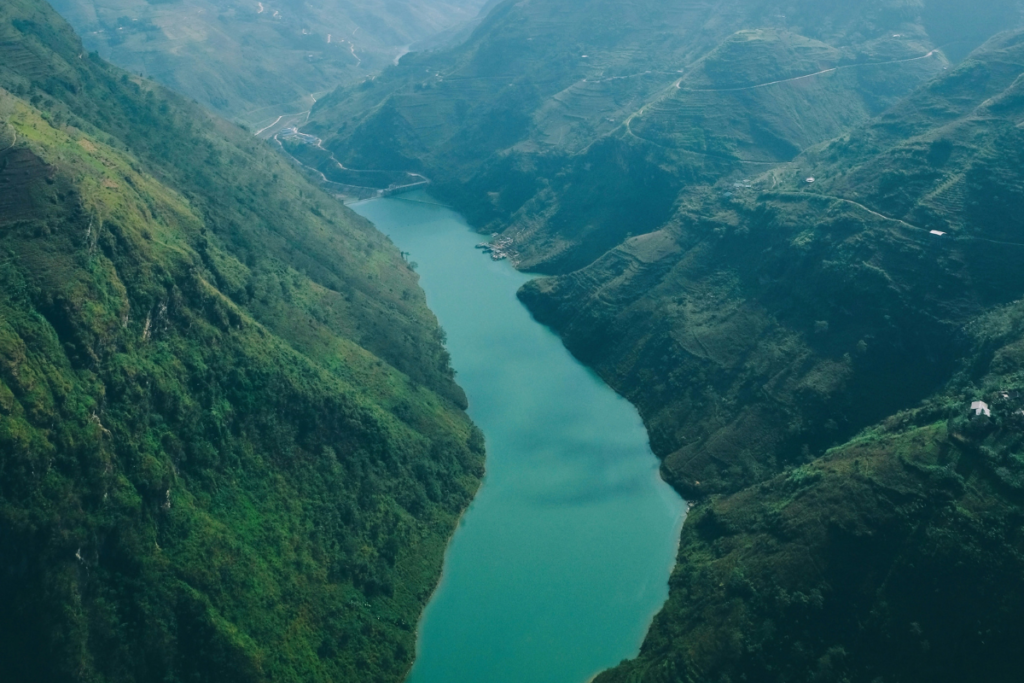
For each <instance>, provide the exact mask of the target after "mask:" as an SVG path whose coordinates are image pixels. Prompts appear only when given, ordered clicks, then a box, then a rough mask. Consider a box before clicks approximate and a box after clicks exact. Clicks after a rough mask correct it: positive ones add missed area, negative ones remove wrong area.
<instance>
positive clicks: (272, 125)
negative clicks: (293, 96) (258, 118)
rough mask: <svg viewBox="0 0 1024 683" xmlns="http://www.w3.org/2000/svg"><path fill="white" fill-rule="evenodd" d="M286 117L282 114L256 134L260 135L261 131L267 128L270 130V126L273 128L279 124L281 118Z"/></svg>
mask: <svg viewBox="0 0 1024 683" xmlns="http://www.w3.org/2000/svg"><path fill="white" fill-rule="evenodd" d="M284 117H285V115H284V114H281V115H280V116H278V117H277V119H276V120H275V121H274V122H273V123H272V124H270V125H269V126H267V127H266V128H262V129H260V130H258V131H256V135H259V134H260V133H262V132H263V131H265V130H269V129H270V128H273V127H274V126H276V125H277V122H278V121H280V120H281V119H283V118H284Z"/></svg>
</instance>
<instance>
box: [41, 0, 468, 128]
mask: <svg viewBox="0 0 1024 683" xmlns="http://www.w3.org/2000/svg"><path fill="white" fill-rule="evenodd" d="M482 4H483V0H408V1H405V2H400V3H394V2H382V1H380V0H320V1H318V2H313V3H310V2H305V1H301V2H300V1H299V0H267V1H266V2H256V1H255V0H251V1H250V0H127V1H126V2H125V1H119V2H108V1H107V0H54V2H53V6H54V8H55V9H56V10H57V11H58V12H60V13H61V14H62V15H63V16H64V17H65V18H66V19H67V20H68V21H69V22H70V23H71V24H72V25H73V26H74V27H75V29H76V30H77V31H78V33H79V34H80V35H81V36H82V38H83V41H84V43H85V47H86V49H88V50H97V51H99V53H100V55H101V56H102V57H103V58H105V59H109V60H110V61H112V62H114V63H115V64H118V65H119V66H121V67H122V68H125V69H127V70H128V71H131V72H133V73H137V74H141V75H143V76H146V77H147V78H152V79H153V80H156V81H157V82H159V83H162V84H164V85H166V86H168V87H170V88H172V89H174V90H177V91H178V92H180V93H182V94H184V95H187V96H189V97H192V98H195V99H196V100H198V101H199V102H200V103H201V104H203V105H205V106H207V107H209V108H211V109H213V110H214V111H216V112H218V113H220V114H222V115H225V116H228V117H231V118H237V119H239V120H243V121H245V122H246V123H247V124H250V125H253V126H259V125H260V124H261V123H263V122H264V120H265V119H267V117H268V116H269V118H270V120H273V118H274V117H276V116H278V115H279V114H281V113H286V112H289V113H294V112H298V111H306V110H308V109H309V108H310V107H311V106H312V105H313V103H314V102H315V101H316V100H315V98H316V96H317V95H318V94H320V93H322V92H326V91H329V90H332V89H333V88H334V87H335V86H337V85H338V84H339V83H356V82H359V81H361V80H363V79H364V78H366V77H367V76H368V75H371V74H375V73H376V72H378V71H379V70H381V69H382V68H384V67H385V66H387V65H388V64H390V63H391V62H392V61H393V60H394V59H396V58H397V57H398V56H399V55H401V54H402V53H403V52H405V51H407V50H408V49H409V48H410V47H411V46H412V45H414V44H416V43H418V42H420V41H423V40H425V39H429V38H435V37H436V36H438V34H440V33H443V32H445V31H446V30H449V29H455V28H456V27H458V26H461V25H462V24H465V23H466V22H469V21H470V20H472V19H473V18H474V17H475V16H476V14H477V11H478V10H479V9H480V6H481V5H482ZM271 114H273V115H272V116H271Z"/></svg>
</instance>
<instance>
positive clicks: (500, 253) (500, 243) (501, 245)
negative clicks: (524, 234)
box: [476, 233, 512, 261]
mask: <svg viewBox="0 0 1024 683" xmlns="http://www.w3.org/2000/svg"><path fill="white" fill-rule="evenodd" d="M492 237H493V238H494V241H493V242H481V243H480V244H478V245H476V248H477V249H483V251H484V253H485V254H490V255H491V258H492V259H494V260H495V261H500V260H502V259H504V258H508V250H509V248H510V247H511V246H512V238H510V237H500V238H499V237H498V233H494V235H493V236H492Z"/></svg>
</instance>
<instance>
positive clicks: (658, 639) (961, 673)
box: [597, 303, 1024, 683]
mask: <svg viewBox="0 0 1024 683" xmlns="http://www.w3.org/2000/svg"><path fill="white" fill-rule="evenodd" d="M1021 313H1022V310H1021V305H1020V304H1019V303H1016V304H1014V305H1012V306H1009V307H1005V308H1001V309H999V310H997V311H995V312H993V313H992V314H991V315H988V316H985V317H984V318H982V319H981V320H979V321H978V322H977V323H976V324H974V325H972V326H971V328H970V331H969V332H968V341H967V344H968V348H969V349H970V352H971V353H969V355H968V356H967V357H968V359H969V361H968V362H967V363H964V365H963V367H962V370H961V371H960V372H958V373H957V375H956V377H955V378H954V380H953V381H951V382H950V384H949V386H948V387H947V388H946V389H945V390H944V391H942V392H940V393H939V394H938V395H936V396H935V397H933V398H931V399H929V400H928V401H927V402H925V403H924V404H923V405H922V406H921V407H919V408H916V409H913V410H908V411H903V412H899V413H897V414H895V415H893V416H891V417H890V418H888V419H887V420H885V422H884V423H882V424H880V425H879V426H877V427H874V428H872V429H870V430H867V431H865V432H863V433H861V434H859V435H858V436H857V437H856V438H854V439H852V440H851V441H849V442H848V443H846V444H844V445H843V446H841V447H839V448H836V449H834V450H832V451H829V452H828V453H827V454H826V455H825V456H824V457H822V458H820V459H818V460H816V461H814V462H813V463H810V464H807V465H804V466H802V467H799V468H796V469H793V470H791V471H789V472H788V473H786V474H784V475H780V476H778V477H775V478H773V479H769V480H767V481H765V482H763V483H761V484H759V485H757V486H754V487H751V488H749V489H746V490H744V491H742V492H740V493H737V494H734V495H732V496H726V497H716V498H713V499H711V500H710V501H709V502H707V503H706V504H704V505H701V506H699V507H698V508H697V509H696V510H695V511H694V512H693V513H692V515H691V518H690V519H689V520H688V521H687V525H686V528H685V530H684V533H683V539H682V545H681V547H680V553H679V563H678V565H677V568H676V570H675V572H674V574H673V576H672V579H671V587H672V592H671V597H670V599H669V602H668V604H667V605H666V607H665V609H664V611H663V612H662V613H661V614H660V615H659V616H658V617H657V618H656V619H655V622H654V625H653V626H652V629H651V632H650V634H649V636H648V638H647V641H646V643H645V644H644V647H643V651H642V652H641V654H640V657H639V658H638V659H636V660H633V661H630V662H628V663H623V665H622V666H620V667H618V668H616V669H614V670H612V671H611V672H608V673H605V674H603V675H602V676H600V677H598V679H597V681H598V683H614V682H617V681H630V682H638V681H652V682H653V681H727V680H732V681H735V680H775V681H921V680H928V681H962V680H979V679H984V680H987V681H1014V680H1017V678H1019V675H1020V674H1019V672H1020V665H1021V655H1020V652H1019V649H1018V648H1016V647H1015V645H1014V644H1015V642H1016V639H1017V637H1018V635H1019V634H1020V632H1021V628H1022V627H1024V623H1022V622H1024V616H1022V615H1024V590H1022V586H1021V580H1020V576H1021V572H1022V570H1024V536H1022V533H1021V525H1022V522H1024V513H1022V510H1021V503H1022V501H1024V499H1022V497H1021V493H1022V491H1024V489H1022V488H1021V485H1022V482H1024V479H1021V473H1022V471H1024V460H1022V457H1021V446H1022V445H1024V413H1022V412H1021V407H1022V401H1021V397H1020V394H1019V393H1018V392H1017V391H1016V389H1015V387H1019V386H1021V380H1022V378H1024V377H1022V375H1021V368H1022V367H1024V365H1022V362H1024V356H1022V355H1021V350H1022V346H1021V339H1022V338H1024V327H1022V326H1021V321H1022V318H1021ZM1007 389H1009V390H1010V391H1004V390H1007ZM1004 395H1006V397H1005V398H1004ZM979 397H981V398H986V399H988V400H989V401H990V402H991V406H992V416H991V418H989V417H978V418H974V419H969V418H968V417H967V410H966V409H965V407H966V406H967V405H968V403H969V402H970V401H971V400H972V399H976V398H979Z"/></svg>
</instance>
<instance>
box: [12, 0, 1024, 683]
mask: <svg viewBox="0 0 1024 683" xmlns="http://www.w3.org/2000/svg"><path fill="white" fill-rule="evenodd" d="M55 4H56V5H57V6H58V9H60V10H61V11H62V12H64V13H65V14H66V15H67V16H68V17H70V19H71V21H72V22H73V23H75V25H76V26H78V27H79V28H80V29H81V30H82V32H83V33H84V34H85V35H86V36H89V35H91V36H92V37H87V42H86V46H87V47H89V46H95V47H98V48H101V50H102V51H103V54H105V55H110V58H111V59H112V60H114V61H115V62H117V63H119V64H121V65H123V66H125V67H126V68H128V69H129V71H131V72H137V71H143V72H144V73H146V74H147V75H150V76H152V77H153V78H154V79H156V80H158V81H161V82H163V83H165V84H168V85H170V86H171V87H173V88H176V89H178V90H179V91H180V92H182V93H183V94H184V95H186V96H188V97H194V98H196V99H198V100H199V101H200V102H201V103H203V104H205V105H207V106H210V107H212V108H214V109H216V110H217V111H219V112H221V113H225V114H230V115H232V116H236V117H239V115H240V114H241V113H242V112H246V111H249V109H250V108H251V109H259V108H260V107H263V106H266V105H271V104H272V105H274V106H275V107H281V108H280V109H274V110H273V111H278V112H284V113H287V112H294V111H303V112H304V111H305V110H306V109H311V111H310V113H309V116H308V122H307V121H306V117H305V116H303V117H301V120H299V119H296V122H297V123H299V124H302V125H301V130H302V133H303V134H304V135H305V137H299V138H295V139H292V140H291V141H287V142H286V143H285V145H284V149H286V150H287V151H290V152H291V153H292V155H293V158H292V159H291V160H288V159H286V158H284V157H282V156H280V154H279V151H277V149H276V148H271V147H270V146H268V145H266V144H264V143H263V142H260V141H257V140H254V139H252V138H251V136H249V135H248V133H247V132H246V131H244V130H242V129H241V128H239V127H238V126H234V125H232V124H228V123H226V122H224V121H222V120H219V119H217V118H215V117H212V116H210V115H208V114H205V113H203V112H202V111H201V110H200V109H199V108H198V107H196V106H194V105H191V104H189V103H187V102H186V101H185V100H184V99H183V98H181V97H178V96H176V95H173V94H171V93H169V92H167V91H165V90H163V89H162V88H160V87H158V86H156V85H154V84H153V83H151V82H149V81H146V80H143V79H140V78H138V77H135V76H134V75H132V74H130V73H125V72H122V71H120V70H118V69H116V68H114V67H111V66H109V65H107V64H105V63H103V62H102V60H100V59H98V58H97V57H93V56H91V55H88V54H86V52H85V49H83V48H82V46H81V45H80V44H79V43H78V41H77V39H76V38H75V37H74V36H73V35H72V33H71V31H70V29H69V28H68V27H67V26H66V25H65V24H64V23H63V22H62V21H61V20H60V19H58V18H57V17H56V16H55V15H54V13H53V12H52V11H50V10H49V9H48V8H47V7H46V6H45V4H44V3H43V2H42V0H9V2H7V3H5V5H4V6H2V7H0V19H2V24H0V31H3V34H2V36H0V56H2V60H0V87H2V88H3V89H4V90H0V149H3V150H4V151H3V152H0V154H2V159H3V161H2V164H0V169H2V172H0V182H2V183H3V185H0V188H2V189H3V194H2V195H0V249H2V250H3V251H0V277H2V278H4V282H5V283H6V284H5V285H4V286H3V288H2V292H0V296H2V297H3V299H2V300H0V308H2V311H3V317H2V320H3V325H5V326H6V327H5V328H3V329H4V330H6V331H3V330H0V344H4V345H5V346H3V347H2V348H4V349H6V350H5V351H4V355H3V356H2V357H0V362H3V363H4V365H2V366H0V439H3V441H2V442H0V443H2V444H4V450H2V451H0V453H2V454H3V455H2V457H3V460H2V461H0V477H2V478H0V515H2V517H0V519H2V521H3V526H2V527H0V532H2V533H0V562H2V564H0V570H3V571H6V572H7V575H8V576H13V577H15V578H14V579H12V580H11V582H9V583H8V584H7V589H5V590H6V592H0V604H2V605H3V606H5V607H10V609H9V610H5V611H0V614H2V615H3V616H2V617H0V633H2V634H3V635H4V637H5V641H4V642H5V643H8V649H7V650H0V664H3V663H6V664H7V665H8V666H9V667H14V668H11V669H10V670H16V671H19V672H25V674H24V675H25V676H28V675H29V674H30V673H34V672H35V670H34V669H33V666H34V664H33V662H36V661H43V660H45V661H46V666H47V667H49V668H48V669H46V672H45V674H44V677H48V679H49V680H77V679H83V678H84V679H88V680H143V679H145V680H149V679H150V678H153V679H155V678H156V676H157V672H161V671H168V670H169V671H172V672H173V675H175V676H178V677H179V678H181V679H182V680H184V679H185V678H187V677H189V676H193V677H195V678H197V679H198V680H207V679H210V680H213V679H216V680H221V679H223V678H227V679H230V680H239V681H250V680H263V679H264V678H266V679H267V680H270V679H274V680H308V679H309V678H318V677H321V676H322V677H327V678H332V679H335V680H338V679H340V680H393V681H397V680H401V678H402V677H403V676H404V674H405V672H406V671H407V667H408V665H409V662H410V661H411V658H412V656H413V651H414V650H413V633H412V627H413V625H414V624H415V621H416V618H417V615H418V614H419V611H420V610H421V608H422V605H423V604H424V602H425V600H426V598H427V596H428V594H429V590H430V587H432V586H433V585H434V582H435V581H436V578H437V575H438V571H439V567H440V561H441V551H442V547H443V543H444V542H445V540H446V539H447V537H448V535H449V534H450V532H451V529H452V525H453V523H454V520H455V518H456V516H457V515H458V514H459V513H460V511H461V510H462V509H463V508H464V507H465V505H466V504H467V503H468V501H469V500H470V498H471V495H472V493H473V491H475V488H476V485H477V482H478V478H479V476H480V475H481V474H482V470H481V469H480V467H481V464H480V460H481V456H482V443H481V441H480V437H479V435H478V434H477V433H476V432H475V431H474V429H473V428H472V426H471V425H470V424H469V422H468V420H467V419H466V417H465V415H464V414H463V413H462V408H463V407H464V406H465V403H464V401H465V398H464V396H463V395H462V393H461V390H460V389H459V388H458V387H457V386H456V385H455V384H454V382H453V376H452V373H451V371H450V368H449V367H448V360H447V355H446V352H445V351H444V349H443V345H442V340H443V335H442V334H441V333H440V331H439V330H438V328H437V327H436V322H435V321H434V320H433V317H432V316H431V314H430V313H429V311H428V310H427V309H426V307H425V302H424V299H423V296H422V293H421V292H420V290H419V289H418V287H417V286H416V284H415V276H414V274H413V273H412V272H411V270H410V268H409V267H408V266H407V265H406V264H405V263H404V261H403V260H402V258H401V255H400V254H398V253H397V252H396V250H395V249H394V248H393V246H392V245H390V244H389V243H388V242H387V240H385V239H384V238H383V237H382V236H380V235H379V234H378V233H376V232H375V231H374V230H373V229H372V227H371V226H369V225H367V224H365V223H363V222H361V221H360V220H358V219H357V218H355V217H354V216H353V215H352V214H351V213H350V212H348V211H347V210H345V209H343V208H341V207H339V206H338V205H337V203H336V202H335V201H334V200H333V199H332V198H331V197H330V196H329V195H328V194H327V193H324V192H322V191H321V190H320V189H317V188H316V187H314V186H313V184H311V183H310V182H309V181H307V180H306V179H304V178H303V177H302V176H301V174H300V173H298V172H296V171H295V169H294V165H295V164H296V163H300V162H299V161H298V160H301V163H302V164H305V165H307V166H309V167H310V168H309V169H307V170H308V171H309V175H310V177H319V176H318V175H317V174H322V176H323V178H324V179H325V180H327V181H330V182H332V183H334V185H325V186H326V187H330V188H332V192H335V191H336V189H337V187H338V185H348V186H357V185H358V186H359V187H356V188H355V189H357V190H359V191H366V192H369V193H375V192H376V191H377V190H383V189H386V188H387V187H388V185H391V184H396V183H400V182H401V179H402V178H405V177H407V174H409V173H415V174H419V175H420V176H422V177H425V178H429V179H430V181H431V188H430V191H431V193H432V194H433V195H434V196H435V197H437V198H439V199H441V200H444V201H446V202H448V203H450V204H451V205H453V206H454V207H455V208H457V209H458V210H460V211H461V212H462V213H463V214H464V215H466V216H467V218H468V219H469V221H470V222H471V223H472V224H473V225H474V226H475V227H477V228H478V229H479V230H480V231H481V232H482V233H485V234H493V235H494V238H495V240H496V241H500V242H501V243H502V245H503V246H502V248H501V253H503V254H507V255H508V256H509V258H510V259H511V260H512V261H513V262H514V264H515V265H516V266H517V267H519V268H521V269H524V270H530V271H533V272H537V273H540V274H542V275H544V276H545V277H541V278H538V279H536V280H533V281H531V282H530V283H528V284H527V285H525V286H524V288H523V289H522V290H521V291H520V293H519V296H520V299H521V300H522V301H523V302H524V303H525V304H526V305H527V306H528V307H529V309H530V310H531V312H532V313H533V314H534V316H535V317H536V318H537V319H538V320H539V321H541V322H543V323H544V324H547V325H549V326H550V327H551V328H553V329H554V330H555V331H557V332H558V333H559V334H560V335H561V336H562V338H563V340H564V342H565V344H566V345H567V347H568V348H569V349H570V350H571V351H572V352H573V353H574V354H575V355H576V356H577V357H578V358H579V359H581V360H582V361H583V362H584V363H586V364H587V365H589V366H591V367H593V368H594V369H595V370H596V371H597V372H598V373H599V374H600V375H601V377H602V378H604V379H605V380H606V381H607V382H608V383H609V384H610V385H611V386H612V387H613V388H615V389H616V390H617V391H619V392H620V393H622V394H623V395H624V396H626V397H627V398H629V400H630V401H632V402H633V403H634V404H635V405H637V406H638V408H639V410H640V412H641V414H642V416H643V418H644V422H645V425H646V426H647V428H648V431H649V434H650V439H651V444H652V447H653V449H654V450H655V452H656V454H657V455H658V456H659V457H660V458H661V459H662V461H663V466H662V473H663V476H664V477H665V479H666V480H667V481H668V482H669V483H670V484H672V485H673V486H674V487H675V488H676V489H677V490H679V491H680V492H681V493H683V494H684V495H685V496H686V497H687V498H688V499H690V500H692V501H693V502H695V504H696V507H695V508H694V510H693V512H692V513H691V516H690V517H689V519H688V521H687V523H686V525H685V527H684V530H683V537H682V542H681V546H680V553H679V561H678V564H677V566H676V569H675V571H674V573H673V576H672V580H671V594H670V598H669V601H668V603H667V604H666V606H665V609H664V610H663V611H662V613H661V614H659V616H658V617H657V618H656V619H655V622H654V624H653V626H652V628H651V632H650V634H649V635H648V638H647V640H646V641H645V643H644V645H643V648H642V650H641V652H640V654H639V656H638V658H636V659H635V660H632V661H628V662H624V663H623V664H622V665H621V666H619V667H618V668H616V669H613V670H612V671H609V672H606V673H604V674H602V675H601V676H600V677H599V678H598V679H597V680H598V681H600V682H601V683H605V682H618V681H623V682H626V681H629V682H631V683H635V682H637V681H644V682H649V683H661V682H669V681H672V682H675V681H688V682H689V681H693V682H697V681H716V682H719V681H720V682H723V683H724V682H726V681H739V680H748V681H780V682H781V681H801V682H803V681H836V682H839V681H848V682H853V681H857V682H859V681H864V682H865V683H868V682H872V683H875V682H878V681H885V682H892V683H895V682H906V683H911V682H915V681H925V680H927V681H950V682H953V681H958V682H962V681H964V680H986V681H1015V680H1017V679H1018V678H1019V672H1020V670H1021V669H1022V667H1024V656H1022V655H1021V653H1020V648H1019V647H1018V646H1017V640H1018V639H1019V634H1020V633H1021V632H1022V630H1024V583H1022V581H1021V577H1022V576H1024V535H1022V530H1024V527H1022V522H1024V510H1022V508H1021V505H1022V504H1024V315H1022V304H1021V301H1022V298H1024V280H1022V278H1021V277H1020V273H1021V265H1022V263H1024V222H1022V220H1024V219H1022V216H1024V171H1022V169H1024V132H1022V126H1024V97H1022V96H1021V88H1022V83H1024V21H1022V17H1024V14H1022V11H1024V8H1022V5H1021V3H1019V2H1018V1H1017V0H990V1H987V2H984V3H980V4H977V3H966V2H958V1H955V0H855V1H851V2H842V3H840V2H822V1H816V2H810V1H805V0H790V1H785V2H782V1H777V0H723V1H721V2H709V3H667V2H660V1H659V2H655V1H654V0H637V1H636V2H631V3H624V2H619V1H612V0H544V1H542V0H505V1H504V2H500V3H497V4H495V5H493V6H488V7H487V8H486V14H485V15H484V16H483V17H482V18H481V19H480V20H479V22H478V23H471V24H460V22H461V21H462V20H464V19H469V18H471V17H472V16H473V14H474V13H475V10H476V9H477V8H478V6H479V4H472V3H465V4H457V3H429V2H426V0H421V1H419V2H414V3H406V4H403V5H392V4H383V3H381V4H377V3H365V4H346V5H344V6H342V5H341V4H340V3H336V2H327V3H322V4H315V5H311V4H309V3H305V4H301V5H300V4H298V3H277V4H274V3H264V4H263V5H262V6H259V7H256V6H252V4H251V3H235V2H231V3H228V2H214V0H187V1H185V0H183V1H182V2H167V3H144V2H141V1H140V2H134V0H132V1H130V2H128V3H127V4H125V5H124V9H122V6H121V5H118V6H117V8H116V9H115V8H114V7H113V6H112V5H111V6H107V5H102V4H100V2H99V1H98V0H95V1H92V0H90V1H86V0H61V1H60V2H57V3H55ZM256 5H259V3H256ZM260 9H262V11H260ZM275 13H276V14H275ZM268 15H269V16H268ZM122 17H127V18H128V20H127V21H126V20H123V19H122ZM459 26H461V27H462V28H461V29H460V28H459ZM450 27H455V28H454V29H452V30H451V31H450V32H448V33H443V32H442V34H441V35H440V37H437V36H435V38H434V40H433V42H431V43H428V44H427V46H428V47H429V46H433V47H429V49H423V50H419V51H413V52H411V53H409V54H405V55H404V56H402V57H401V58H400V60H399V61H398V63H397V65H391V66H389V64H390V63H391V61H392V60H393V59H394V58H395V57H396V56H398V54H399V52H400V51H401V50H400V49H399V48H402V47H403V46H405V45H408V44H410V43H413V42H415V41H417V40H422V39H424V38H427V37H428V36H430V35H431V34H435V33H436V32H438V31H442V29H445V28H450ZM357 29H358V31H359V33H360V34H361V35H364V36H367V37H365V38H364V39H365V40H366V41H367V42H366V43H362V44H359V43H358V42H357V40H356V37H355V35H354V34H356V31H357ZM371 29H372V31H371ZM91 31H98V32H99V33H90V32H91ZM327 33H330V34H331V37H332V39H331V42H330V43H327V41H326V35H327ZM371 33H372V38H371V37H369V36H368V34H371ZM341 40H344V41H347V42H345V43H341V42H338V41H341ZM313 45H315V46H316V49H314V48H313V47H311V46H313ZM357 45H358V47H357ZM310 55H312V58H311V57H310ZM154 65H155V66H154ZM140 67H141V68H140ZM378 72H379V73H378ZM367 76H369V77H367ZM335 86H337V87H336V88H335ZM328 89H333V91H332V92H330V93H329V94H326V95H324V96H321V97H318V98H317V101H316V102H315V104H314V103H313V102H312V99H310V100H309V102H308V104H307V103H306V102H305V101H303V100H302V99H301V98H302V97H304V96H306V95H308V94H309V93H312V92H314V91H318V90H328ZM293 100H294V101H296V102H295V103H294V104H290V103H291V102H292V101H293ZM309 105H313V106H312V107H310V106H309ZM257 116H260V115H259V114H257ZM239 118H242V119H244V117H239ZM248 120H249V121H250V122H251V121H252V120H253V119H248ZM256 128H257V127H256V126H253V130H256ZM271 132H276V131H271ZM268 134H269V133H268ZM352 169H359V170H358V171H353V170H352ZM377 178H379V179H380V182H379V183H378V184H375V183H377V181H376V180H375V179H377ZM181 359H184V360H181ZM976 400H984V401H986V402H987V403H988V404H989V405H990V407H991V414H990V415H981V416H974V417H969V416H968V406H969V405H970V404H971V403H972V402H973V401H976ZM339 415H340V417H339ZM55 424H56V425H59V426H54V425H55ZM304 435H308V436H304ZM339 443H340V444H344V448H342V449H341V450H339V447H338V445H337V444H339ZM283 452H288V453H292V454H294V455H295V457H294V458H293V459H287V460H283V459H281V458H280V457H279V455H280V454H281V453H283ZM243 472H244V473H245V474H244V476H242V473H243ZM339 491H340V492H341V493H340V494H339V493H338V492H339ZM179 496H180V499H181V502H180V503H179ZM264 499H267V500H269V501H270V502H269V504H268V505H267V506H266V509H269V510H270V512H266V511H265V508H264V506H263V505H262V503H261V504H260V505H257V504H256V502H255V501H257V500H264ZM108 500H113V501H114V503H108V502H106V501H108ZM266 538H270V539H271V540H270V541H269V543H265V539H266ZM255 539H260V543H259V549H258V550H257V545H256V540H255ZM296 539H297V540H296ZM225 558H228V559H225ZM231 567H235V568H234V569H232V568H231ZM247 576H248V577H250V578H246V577H247ZM122 586H123V588H122ZM267 596H273V598H268V597H267ZM268 604H273V605H274V607H273V608H271V607H268ZM69 605H70V606H71V607H68V606H69ZM364 608H365V609H364ZM268 615H269V616H268ZM376 617H381V618H382V619H380V620H378V619H376ZM153 624H156V626H153ZM195 633H202V634H204V635H203V640H204V642H205V641H208V642H209V645H208V646H204V647H203V648H201V649H200V651H201V653H202V654H201V656H200V657H199V658H198V659H196V660H195V661H192V660H190V659H189V658H187V657H185V656H184V654H183V653H185V652H191V651H192V650H191V649H190V648H195V647H199V645H198V644H197V643H195V642H192V641H187V637H192V635H184V634H195ZM9 643H14V644H15V645H16V647H11V646H10V645H9ZM339 643H340V645H338V644H339ZM82 672H85V673H82ZM339 677H340V678H339Z"/></svg>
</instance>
